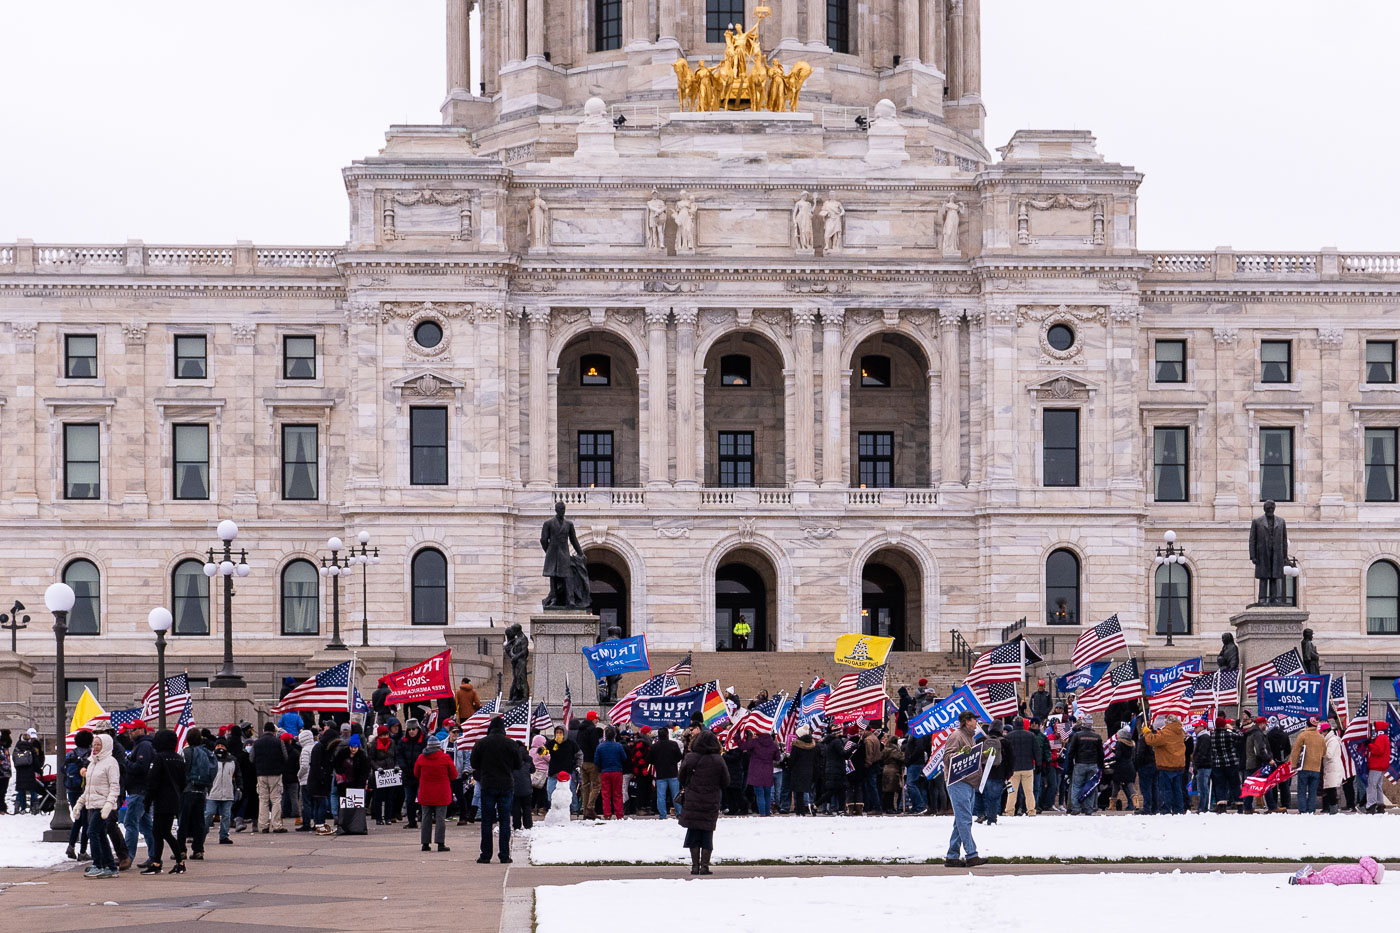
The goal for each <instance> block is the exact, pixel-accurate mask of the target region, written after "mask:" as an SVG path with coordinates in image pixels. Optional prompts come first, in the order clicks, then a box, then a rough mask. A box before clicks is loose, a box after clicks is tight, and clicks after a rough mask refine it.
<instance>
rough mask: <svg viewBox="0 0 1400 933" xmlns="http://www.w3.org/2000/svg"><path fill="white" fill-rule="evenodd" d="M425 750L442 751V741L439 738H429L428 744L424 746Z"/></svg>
mask: <svg viewBox="0 0 1400 933" xmlns="http://www.w3.org/2000/svg"><path fill="white" fill-rule="evenodd" d="M423 750H424V751H427V752H440V751H442V743H441V742H439V741H438V740H437V739H428V744H427V745H425V746H423Z"/></svg>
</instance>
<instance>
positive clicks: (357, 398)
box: [345, 297, 382, 499]
mask: <svg viewBox="0 0 1400 933" xmlns="http://www.w3.org/2000/svg"><path fill="white" fill-rule="evenodd" d="M379 313H380V312H379V302H377V301H372V300H370V299H368V298H361V297H357V298H352V299H351V301H350V307H349V308H348V309H347V310H346V312H345V317H346V320H347V321H348V322H349V350H348V360H347V363H348V365H349V367H350V380H349V403H350V423H351V424H352V425H354V436H353V437H349V438H346V442H345V448H346V461H347V469H348V473H349V476H348V478H347V480H346V487H347V488H348V489H356V488H359V489H366V488H372V487H376V486H378V485H379V482H380V480H379V477H380V473H379V457H380V450H381V443H380V437H381V436H382V435H381V434H380V431H379V405H380V394H379V375H380V372H379V362H380V356H379ZM346 498H347V499H349V498H351V496H346Z"/></svg>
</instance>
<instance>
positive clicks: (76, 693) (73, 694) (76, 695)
mask: <svg viewBox="0 0 1400 933" xmlns="http://www.w3.org/2000/svg"><path fill="white" fill-rule="evenodd" d="M84 690H86V691H88V692H89V693H91V694H92V695H93V696H97V694H98V693H99V692H101V691H100V689H99V688H98V685H97V681H96V680H94V679H93V678H91V677H65V678H63V692H64V693H65V694H66V695H67V697H68V702H69V703H77V702H78V701H79V700H81V699H82V698H83V691H84ZM5 753H6V754H9V749H6V750H5Z"/></svg>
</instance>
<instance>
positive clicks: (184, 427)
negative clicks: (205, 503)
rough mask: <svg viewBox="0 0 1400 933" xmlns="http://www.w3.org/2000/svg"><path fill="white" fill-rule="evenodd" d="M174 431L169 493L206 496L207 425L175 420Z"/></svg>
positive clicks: (188, 496) (197, 496) (174, 495)
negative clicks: (177, 422) (178, 422)
mask: <svg viewBox="0 0 1400 933" xmlns="http://www.w3.org/2000/svg"><path fill="white" fill-rule="evenodd" d="M171 430H172V431H173V438H172V447H173V450H174V457H172V461H173V465H174V471H173V476H172V481H171V487H170V488H171V494H172V496H173V497H174V498H176V499H208V498H209V425H207V424H177V425H172V428H171Z"/></svg>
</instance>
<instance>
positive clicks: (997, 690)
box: [972, 681, 1017, 719]
mask: <svg viewBox="0 0 1400 933" xmlns="http://www.w3.org/2000/svg"><path fill="white" fill-rule="evenodd" d="M972 693H973V695H974V696H976V697H977V702H979V703H981V704H982V707H983V708H984V709H986V711H987V715H988V716H991V717H993V718H995V719H1002V718H1004V717H1006V716H1015V715H1016V708H1017V706H1016V684H1015V683H1014V682H1008V681H995V682H993V683H989V684H981V685H980V686H976V687H973V688H972Z"/></svg>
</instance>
